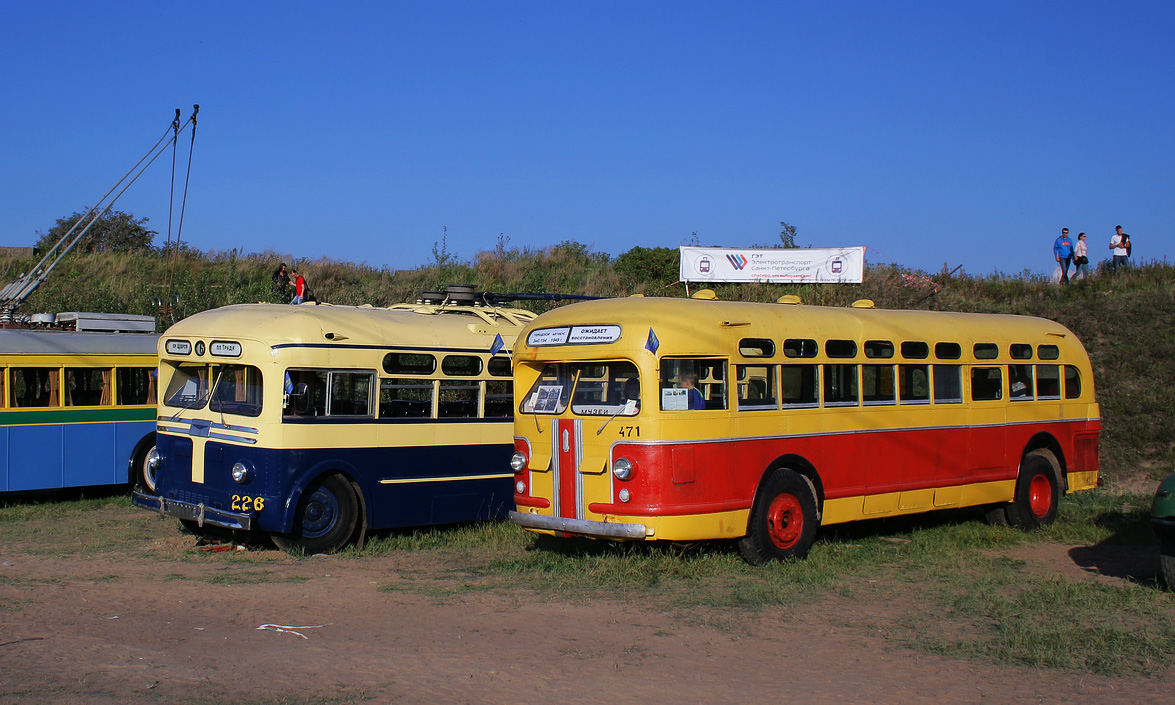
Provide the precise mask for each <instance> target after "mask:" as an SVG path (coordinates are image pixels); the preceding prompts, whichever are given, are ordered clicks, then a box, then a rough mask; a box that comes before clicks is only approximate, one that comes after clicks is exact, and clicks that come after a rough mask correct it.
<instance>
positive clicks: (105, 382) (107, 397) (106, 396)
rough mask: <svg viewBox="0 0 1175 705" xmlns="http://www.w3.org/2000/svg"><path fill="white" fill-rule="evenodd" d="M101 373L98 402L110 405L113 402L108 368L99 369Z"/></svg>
mask: <svg viewBox="0 0 1175 705" xmlns="http://www.w3.org/2000/svg"><path fill="white" fill-rule="evenodd" d="M100 372H101V373H102V393H101V394H100V395H98V403H99V404H101V405H102V406H110V405H111V403H112V402H113V397H112V394H111V391H112V389H111V385H110V370H100Z"/></svg>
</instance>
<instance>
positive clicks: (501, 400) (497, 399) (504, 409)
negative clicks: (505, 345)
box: [485, 359, 514, 419]
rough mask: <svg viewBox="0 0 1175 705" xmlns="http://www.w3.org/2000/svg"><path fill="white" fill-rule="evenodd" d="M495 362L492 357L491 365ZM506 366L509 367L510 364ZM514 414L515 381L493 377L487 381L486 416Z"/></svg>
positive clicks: (496, 417) (508, 415)
mask: <svg viewBox="0 0 1175 705" xmlns="http://www.w3.org/2000/svg"><path fill="white" fill-rule="evenodd" d="M493 362H494V361H493V360H492V359H491V360H490V364H491V366H492V365H493ZM506 367H507V369H509V365H507V366H506ZM490 374H493V372H491V373H490ZM512 416H514V383H513V382H511V381H509V380H505V379H491V380H490V381H488V382H486V401H485V417H486V418H487V419H500V418H510V417H512Z"/></svg>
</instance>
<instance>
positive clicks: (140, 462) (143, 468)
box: [135, 445, 159, 494]
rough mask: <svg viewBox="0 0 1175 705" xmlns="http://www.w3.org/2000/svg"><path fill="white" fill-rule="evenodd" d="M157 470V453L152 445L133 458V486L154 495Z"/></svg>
mask: <svg viewBox="0 0 1175 705" xmlns="http://www.w3.org/2000/svg"><path fill="white" fill-rule="evenodd" d="M158 469H159V451H157V450H155V446H154V445H152V446H151V447H150V448H147V449H146V450H145V451H144V452H141V453H139V455H138V456H136V457H135V474H136V477H135V484H137V485H139V486H141V487H144V488H146V489H147V491H148V492H150V493H151V494H155V485H156V484H157V480H156V477H155V472H156V471H157V470H158Z"/></svg>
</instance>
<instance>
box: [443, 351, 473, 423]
mask: <svg viewBox="0 0 1175 705" xmlns="http://www.w3.org/2000/svg"><path fill="white" fill-rule="evenodd" d="M474 359H476V358H474ZM480 391H481V385H480V384H479V383H478V382H477V381H476V380H469V381H457V380H447V379H443V380H441V392H440V395H439V396H438V397H437V417H438V418H442V419H454V418H459V419H468V418H476V417H477V395H478V393H479V392H480Z"/></svg>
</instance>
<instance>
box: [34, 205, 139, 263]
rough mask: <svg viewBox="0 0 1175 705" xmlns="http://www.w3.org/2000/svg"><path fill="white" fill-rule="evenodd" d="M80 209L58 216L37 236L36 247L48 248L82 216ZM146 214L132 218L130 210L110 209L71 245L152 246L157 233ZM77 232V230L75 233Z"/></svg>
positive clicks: (98, 248) (84, 248) (80, 248)
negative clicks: (61, 216)
mask: <svg viewBox="0 0 1175 705" xmlns="http://www.w3.org/2000/svg"><path fill="white" fill-rule="evenodd" d="M83 215H84V214H83V213H74V214H73V215H71V216H69V217H68V218H58V219H57V225H54V226H53V227H52V228H49V232H46V233H43V234H41V236H40V238H39V239H38V240H37V251H38V252H42V253H44V252H48V251H49V248H51V247H53V246H54V245H56V244H57V242H58V241H59V240H61V238H62V237H64V236H65V234H66V233H67V232H69V230H70V228H72V227H73V226H74V224H75V223H77V222H78V221H79V220H81V219H82V216H83ZM90 218H93V215H91V216H89V217H88V218H87V219H86V221H85V222H84V223H82V225H81V226H80V227H79V228H78V230H79V231H80V230H81V229H82V228H84V227H85V223H86V222H89V219H90ZM146 223H147V219H146V218H135V216H133V215H131V214H130V213H124V212H122V211H110V212H108V213H106V214H105V215H103V216H102V217H101V218H99V219H98V221H97V222H96V223H94V224H93V225H92V226H91V227H90V229H89V230H88V231H87V232H86V234H85V235H84V236H83V237H82V239H81V240H79V241H78V244H76V245H74V247H73V251H74V252H85V253H88V254H92V253H94V252H146V251H148V250H150V249H151V241H152V240H153V239H154V238H155V236H156V235H158V234H159V233H157V232H155V231H154V230H148V229H147V228H146ZM74 235H77V232H75V233H74Z"/></svg>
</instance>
